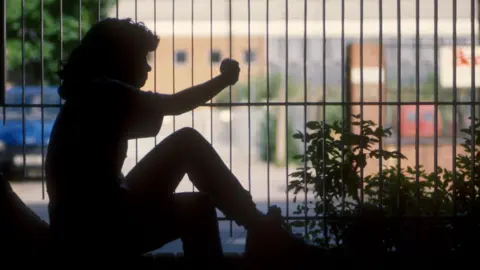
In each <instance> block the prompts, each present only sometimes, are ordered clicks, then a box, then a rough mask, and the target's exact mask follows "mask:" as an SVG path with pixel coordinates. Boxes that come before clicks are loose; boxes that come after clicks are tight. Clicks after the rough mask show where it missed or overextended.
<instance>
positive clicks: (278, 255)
mask: <svg viewBox="0 0 480 270" xmlns="http://www.w3.org/2000/svg"><path fill="white" fill-rule="evenodd" d="M321 254H323V253H322V250H321V249H320V248H318V247H316V246H314V245H310V244H308V243H307V242H305V241H304V240H303V239H301V238H299V237H297V236H295V235H294V234H293V233H292V231H291V228H290V226H289V224H288V223H287V221H286V220H285V219H284V218H283V217H282V215H281V209H280V208H278V207H276V206H272V207H270V208H269V209H268V213H267V214H266V216H265V221H264V222H262V224H261V225H259V226H258V227H257V228H255V229H251V230H249V231H248V234H247V239H246V244H245V257H246V258H247V260H248V261H250V262H251V263H253V264H255V265H260V264H262V265H263V264H268V266H269V267H271V266H272V263H275V264H278V266H282V268H283V267H284V266H287V265H290V264H292V265H294V266H296V267H298V263H299V261H302V260H298V258H299V257H298V256H302V258H306V257H305V256H307V257H310V258H311V256H315V257H316V256H319V255H321ZM289 261H290V262H289Z"/></svg>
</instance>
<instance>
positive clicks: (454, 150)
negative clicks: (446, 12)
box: [452, 0, 457, 217]
mask: <svg viewBox="0 0 480 270" xmlns="http://www.w3.org/2000/svg"><path fill="white" fill-rule="evenodd" d="M452 3H453V6H452V12H453V51H454V52H456V51H457V0H453V1H452ZM452 64H453V101H452V115H453V116H452V119H453V121H452V125H453V127H452V133H453V134H452V157H453V158H452V173H453V175H452V178H453V183H452V185H453V194H452V195H453V216H454V217H455V216H456V215H457V163H456V160H455V157H456V156H457V63H456V59H455V57H453V60H452Z"/></svg>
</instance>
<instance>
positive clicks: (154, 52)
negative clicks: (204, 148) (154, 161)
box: [153, 0, 157, 146]
mask: <svg viewBox="0 0 480 270" xmlns="http://www.w3.org/2000/svg"><path fill="white" fill-rule="evenodd" d="M153 34H154V35H155V36H156V35H157V1H156V0H153ZM153 92H155V93H157V50H155V51H153ZM153 144H154V146H156V145H157V136H155V137H153Z"/></svg>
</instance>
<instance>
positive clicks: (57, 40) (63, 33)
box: [6, 0, 115, 84]
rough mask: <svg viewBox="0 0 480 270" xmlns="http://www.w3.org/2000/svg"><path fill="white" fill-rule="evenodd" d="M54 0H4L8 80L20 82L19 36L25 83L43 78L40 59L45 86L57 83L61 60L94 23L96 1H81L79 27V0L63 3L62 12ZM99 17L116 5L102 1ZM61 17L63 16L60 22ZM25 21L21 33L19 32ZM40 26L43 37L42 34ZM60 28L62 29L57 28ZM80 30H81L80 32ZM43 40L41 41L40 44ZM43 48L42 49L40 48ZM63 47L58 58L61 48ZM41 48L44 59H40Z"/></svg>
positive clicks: (111, 1) (96, 10) (32, 82)
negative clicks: (5, 8)
mask: <svg viewBox="0 0 480 270" xmlns="http://www.w3.org/2000/svg"><path fill="white" fill-rule="evenodd" d="M60 2H61V1H57V0H44V1H43V20H42V12H41V10H42V6H41V1H40V0H28V1H24V3H25V5H24V12H23V14H24V16H22V1H20V0H13V1H7V12H6V14H7V18H6V21H7V51H8V56H7V65H8V71H9V75H10V78H9V79H10V80H12V81H13V82H14V83H20V82H21V73H22V39H23V38H22V37H23V36H24V38H25V43H24V53H23V56H24V61H25V71H26V77H25V80H26V82H27V83H28V84H39V83H40V81H41V79H42V67H41V66H42V60H43V64H44V70H43V72H44V75H43V77H44V79H45V84H56V83H58V82H59V79H58V77H57V76H56V72H57V71H58V68H59V61H60V59H61V58H62V59H63V58H64V57H65V56H66V55H68V53H69V52H70V51H71V50H72V49H73V48H74V47H75V46H76V45H77V44H78V40H79V34H80V33H79V32H81V34H82V35H84V34H85V33H86V31H87V30H88V29H89V28H90V27H91V26H92V24H93V23H95V22H96V21H97V13H98V0H83V1H81V3H82V8H81V16H82V17H81V24H80V23H79V14H80V12H79V11H80V6H79V1H63V2H62V3H63V5H62V13H60V11H61V9H60ZM100 3H101V14H100V15H101V18H105V17H106V14H107V11H108V9H109V8H110V7H112V5H113V4H114V3H115V1H113V0H102V1H101V2H100ZM61 14H62V15H63V16H62V18H61V19H60V16H61ZM22 21H24V28H23V29H24V31H22ZM42 26H43V35H42ZM61 26H62V27H63V29H62V30H61V29H60V27H61ZM79 27H81V31H79V29H80V28H79ZM42 38H43V42H42ZM42 45H43V48H42ZM62 46H63V52H62V55H61V50H60V48H61V47H62ZM42 49H43V57H42V54H41V52H42ZM42 58H43V59H42Z"/></svg>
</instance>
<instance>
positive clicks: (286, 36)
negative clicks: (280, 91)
mask: <svg viewBox="0 0 480 270" xmlns="http://www.w3.org/2000/svg"><path fill="white" fill-rule="evenodd" d="M288 56H289V54H288V0H285V181H286V187H288V137H289V136H288V135H289V134H288V105H287V104H288V62H289V57H288ZM277 121H278V122H280V121H281V119H278V120H277ZM285 201H286V205H287V209H288V192H286V193H285ZM305 203H307V201H305ZM287 213H288V212H287ZM287 215H288V214H287Z"/></svg>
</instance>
